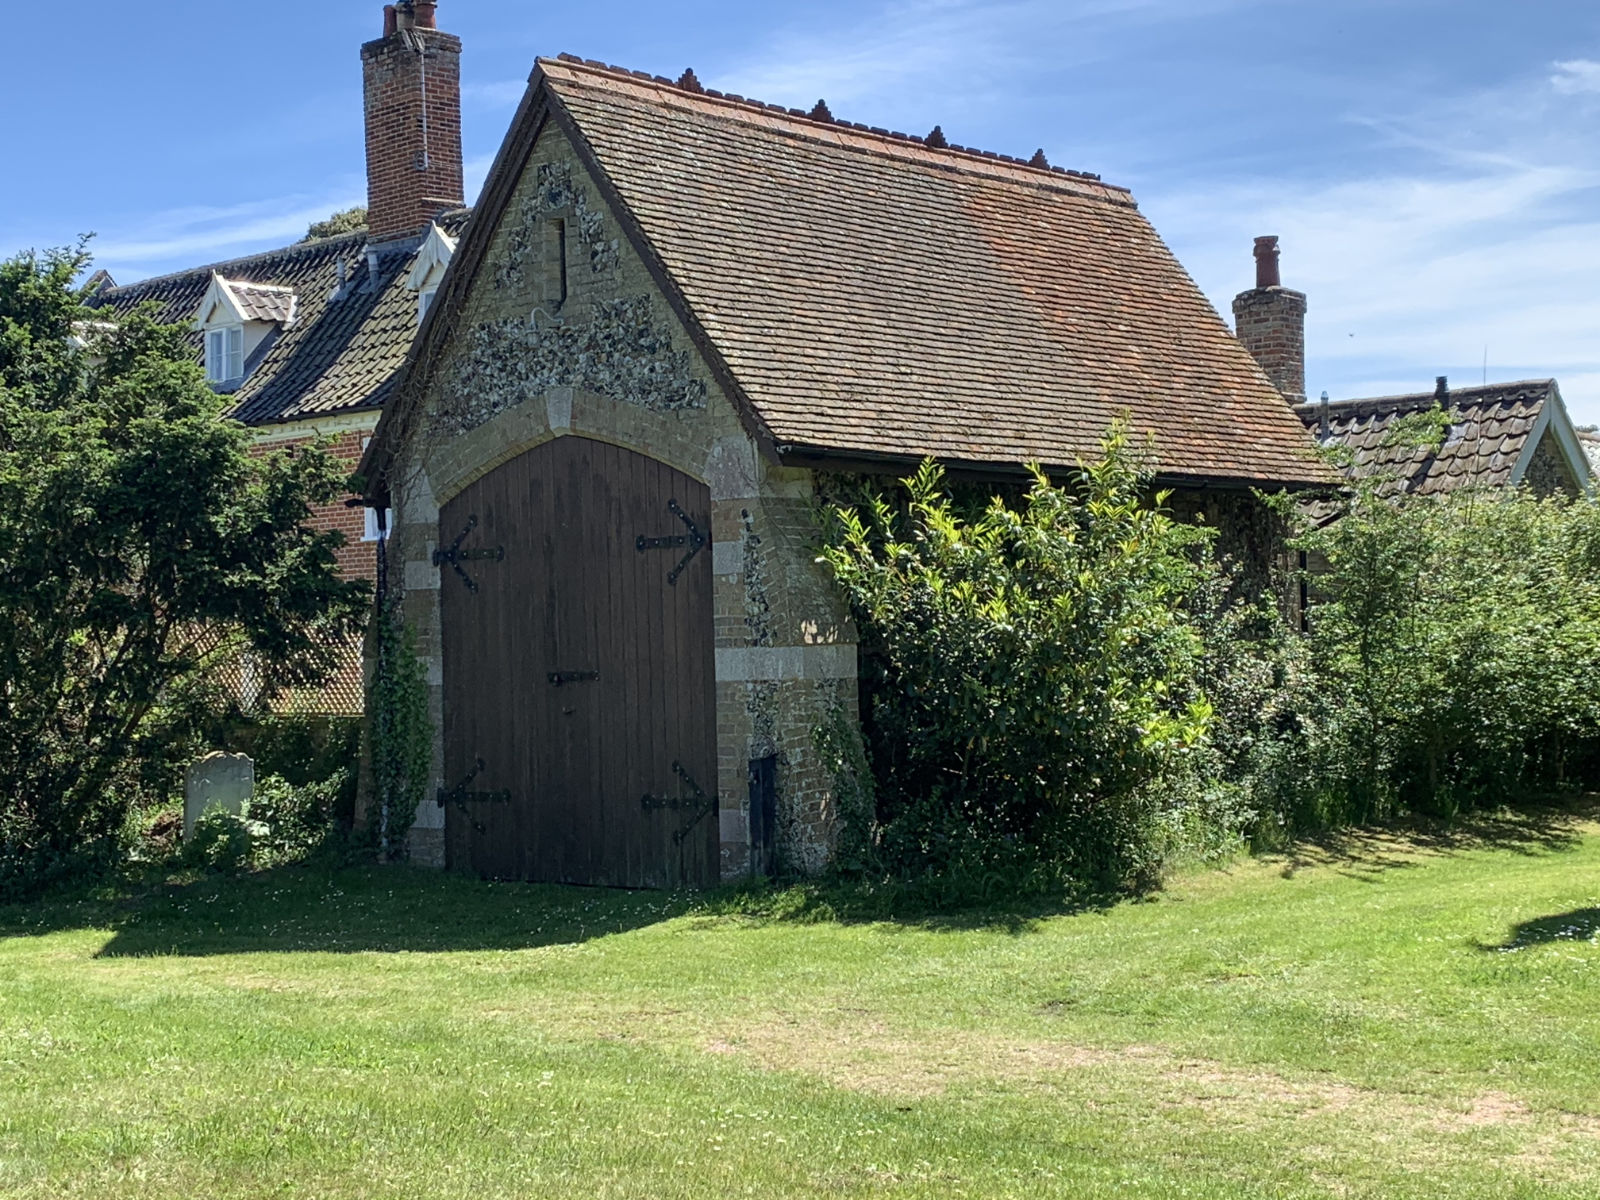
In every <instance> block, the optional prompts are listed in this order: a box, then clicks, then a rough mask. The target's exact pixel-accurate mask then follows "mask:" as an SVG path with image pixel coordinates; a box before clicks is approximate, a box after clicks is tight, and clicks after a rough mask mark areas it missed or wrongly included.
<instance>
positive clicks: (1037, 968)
mask: <svg viewBox="0 0 1600 1200" xmlns="http://www.w3.org/2000/svg"><path fill="white" fill-rule="evenodd" d="M1597 931H1600V825H1596V824H1595V823H1594V822H1593V820H1592V819H1590V818H1589V817H1587V816H1583V815H1575V816H1560V815H1554V814H1553V815H1551V816H1549V817H1548V818H1547V819H1541V820H1539V821H1536V822H1535V821H1526V820H1522V821H1513V820H1503V821H1499V822H1496V821H1487V822H1482V823H1480V824H1478V825H1477V826H1475V827H1473V828H1472V829H1469V830H1467V831H1464V832H1458V833H1455V834H1451V835H1447V836H1436V837H1415V836H1409V837H1403V836H1400V835H1381V834H1371V835H1365V836H1358V837H1350V838H1345V839H1341V840H1336V841H1330V842H1327V843H1323V844H1320V845H1315V846H1304V847H1300V848H1298V849H1297V850H1296V851H1295V852H1294V853H1293V854H1292V855H1288V856H1277V857H1273V858H1267V859H1257V860H1251V861H1247V862H1241V863H1239V864H1237V865H1235V866H1233V867H1232V868H1230V869H1226V870H1220V871H1208V872H1203V873H1193V874H1188V875H1185V876H1183V877H1181V878H1179V879H1177V880H1175V881H1174V882H1173V883H1172V884H1171V885H1170V886H1169V888H1168V889H1167V890H1166V891H1165V892H1164V893H1162V894H1160V895H1159V896H1157V897H1155V898H1153V899H1151V900H1149V901H1145V902H1138V903H1124V904H1120V905H1115V906H1110V907H1106V908H1103V909H1096V910H1086V911H1078V912H1050V911H1048V910H1041V909H1037V908H1036V909H1032V910H1023V911H1006V910H1001V911H995V912H985V913H968V914H961V915H957V916H953V917H952V916H943V917H930V916H927V915H918V914H916V913H914V912H910V913H896V912H895V911H894V901H893V899H892V898H889V899H885V898H883V897H878V896H870V895H866V894H863V893H859V892H855V893H852V892H842V891H837V890H835V891H826V890H818V889H791V890H787V891H779V892H773V893H768V894H754V895H752V894H747V893H734V894H724V895H719V896H712V897H705V898H695V897H690V896H668V895H659V894H624V893H613V892H600V891H582V890H576V889H559V888H539V887H521V886H512V885H500V884H485V883H478V882H471V881H467V880H464V879H459V878H451V877H444V876H439V875H433V874H429V873H426V872H422V871H413V870H405V869H348V870H338V871H332V870H319V869H315V868H297V869H292V870H283V871H279V872H273V873H267V874H263V875H258V876H253V877H250V878H247V879H243V880H224V879H205V880H200V881H197V882H190V883H187V884H182V885H173V886H166V887H160V888H156V889H154V890H144V891H139V892H136V893H133V894H130V895H126V896H113V897H102V898H98V899H83V900H77V901H71V902H68V901H59V900H58V901H54V902H50V903H42V904H36V905H31V906H27V907H22V908H15V909H9V910H0V939H3V940H0V1193H4V1194H5V1195H11V1196H29V1197H32V1196H39V1197H43V1196H50V1197H58V1196H95V1197H135V1196H138V1197H145V1196H148V1197H157V1196H159V1197H171V1196H205V1197H228V1196H267V1195H292V1196H306V1197H312V1196H316V1197H346V1196H350V1197H356V1196H361V1197H367V1196H374V1197H375V1196H408V1197H409V1196H418V1197H422V1196H427V1197H433V1196H440V1197H472V1198H474V1200H483V1198H487V1197H497V1196H518V1197H522V1196H568V1195H572V1196H583V1197H674V1196H695V1197H699V1196H762V1197H770V1196H814V1195H815V1196H879V1195H883V1196H940V1197H944V1196H1029V1197H1033V1196H1096V1197H1099V1196H1130V1197H1168V1196H1171V1197H1179V1196H1182V1197H1239V1196H1271V1197H1297V1196H1373V1197H1378V1196H1381V1197H1410V1196H1419V1197H1421V1196H1426V1197H1438V1196H1449V1197H1479V1196H1482V1197H1491V1196H1492V1197H1508V1196H1528V1197H1532V1196H1541V1197H1542V1196H1582V1195H1596V1194H1600V1182H1597V1181H1600V979H1597V972H1600V944H1597Z"/></svg>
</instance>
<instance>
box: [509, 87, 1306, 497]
mask: <svg viewBox="0 0 1600 1200" xmlns="http://www.w3.org/2000/svg"><path fill="white" fill-rule="evenodd" d="M539 71H540V76H542V82H543V86H544V88H545V89H546V92H547V94H549V95H551V96H553V97H554V98H555V101H556V102H557V110H558V112H564V113H565V114H566V117H567V118H568V119H569V120H570V123H571V125H572V126H573V127H574V128H575V130H576V132H577V134H578V136H579V141H580V144H582V145H586V146H587V148H588V150H589V151H590V153H591V154H592V156H593V160H594V162H595V163H596V164H598V166H599V168H600V170H601V171H602V172H603V175H604V177H605V178H606V180H607V181H608V182H609V184H610V186H611V187H612V188H613V189H614V190H615V193H616V194H617V196H618V197H619V198H620V200H621V201H622V203H623V204H624V205H625V207H626V209H627V210H628V212H629V213H630V214H631V216H632V218H633V220H634V221H635V222H636V223H637V225H638V227H639V229H640V230H641V232H642V233H643V235H644V236H645V238H646V239H647V240H648V242H649V243H650V245H651V247H652V249H653V250H654V252H655V254H656V255H657V256H659V259H660V262H661V264H662V266H663V267H664V268H665V270H666V273H667V275H668V276H669V277H670V279H671V281H672V282H673V284H674V285H675V286H676V288H677V289H678V290H679V292H680V294H681V296H682V298H683V300H684V301H685V303H686V304H687V306H688V308H689V309H690V311H691V313H692V315H693V317H694V318H695V320H696V321H697V322H698V324H699V325H700V327H701V329H702V330H703V331H704V333H705V335H706V337H707V338H708V340H709V341H710V343H711V345H712V346H713V347H714V349H715V351H716V353H717V354H718V355H719V356H720V358H721V359H722V361H723V363H724V364H725V365H726V367H727V369H728V371H729V373H730V374H731V376H732V377H733V378H734V380H735V381H736V382H737V384H738V386H739V388H740V390H741V391H742V392H743V393H744V395H745V396H746V397H747V399H748V400H749V402H750V404H751V406H752V408H753V409H754V410H755V412H756V414H757V415H758V416H759V418H760V420H761V421H762V422H763V423H764V424H765V426H766V428H767V429H768V430H769V431H770V433H771V435H772V437H773V440H774V442H775V443H776V444H777V445H778V447H779V449H780V452H781V453H784V454H786V455H788V456H792V457H794V458H804V457H806V456H810V455H816V456H822V457H828V456H831V457H851V456H856V457H861V456H881V457H887V458H892V459H897V460H902V459H916V458H920V457H922V456H924V455H934V456H937V457H940V458H943V459H946V460H951V461H967V462H974V463H994V464H998V463H1017V462H1020V461H1023V460H1026V459H1039V460H1041V461H1043V462H1045V463H1046V464H1070V463H1073V462H1075V461H1076V460H1077V459H1078V458H1080V457H1082V456H1087V455H1092V454H1093V453H1094V452H1095V451H1096V450H1097V448H1098V444H1099V439H1100V436H1101V434H1102V433H1103V432H1104V430H1105V429H1106V427H1107V425H1108V424H1109V423H1110V422H1111V421H1112V419H1113V418H1114V417H1115V416H1116V415H1117V414H1118V413H1119V412H1122V411H1127V412H1129V413H1130V414H1131V416H1132V420H1133V425H1134V428H1135V430H1136V431H1138V432H1140V433H1149V434H1151V435H1153V436H1154V438H1155V450H1156V454H1157V456H1158V458H1159V468H1160V471H1161V473H1162V474H1163V475H1166V476H1170V477H1193V478H1206V479H1228V480H1236V481H1241V482H1260V483H1325V482H1327V481H1328V480H1329V479H1330V475H1329V473H1328V470H1327V468H1326V467H1325V466H1324V465H1323V464H1322V463H1321V461H1320V460H1319V458H1318V457H1317V455H1316V454H1315V450H1314V447H1313V444H1312V442H1311V440H1310V439H1308V438H1307V437H1306V435H1305V431H1304V429H1303V427H1302V426H1301V425H1300V422H1299V421H1298V420H1297V419H1296V418H1295V416H1294V414H1293V413H1292V412H1291V411H1290V410H1289V408H1288V406H1287V405H1285V404H1284V403H1283V401H1282V399H1281V398H1280V397H1279V396H1278V394H1277V392H1276V391H1274V390H1273V388H1272V386H1271V384H1269V383H1268V381H1267V380H1266V378H1265V376H1263V375H1262V373H1261V372H1260V370H1259V369H1258V368H1257V367H1256V364H1255V362H1254V361H1253V360H1252V359H1251V358H1250V356H1249V355H1248V354H1247V353H1246V352H1245V350H1244V349H1243V348H1242V347H1241V346H1240V345H1239V343H1238V342H1237V341H1236V340H1235V339H1234V337H1233V336H1232V334H1231V333H1230V332H1229V330H1228V328H1227V326H1226V325H1224V324H1223V322H1222V320H1221V318H1220V317H1218V315H1217V313H1216V311H1215V310H1214V309H1213V308H1212V307H1211V305H1210V303H1209V302H1208V301H1207V300H1206V298H1205V297H1204V295H1202V293H1201V292H1200V290H1199V288H1198V287H1196V286H1195V284H1194V282H1193V280H1191V279H1190V277H1189V276H1188V274H1187V273H1186V272H1185V271H1184V269H1183V267H1182V266H1180V265H1179V263H1178V262H1177V260H1176V259H1175V258H1174V257H1173V255H1172V253H1171V251H1170V250H1168V248H1167V247H1166V245H1165V244H1164V243H1163V242H1162V241H1161V238H1160V237H1159V236H1158V235H1157V234H1156V232H1155V230H1154V229H1153V228H1152V227H1151V226H1150V223H1149V222H1148V221H1147V220H1146V219H1145V218H1144V216H1143V214H1141V213H1140V211H1139V209H1138V207H1137V206H1136V205H1135V204H1134V202H1133V200H1132V198H1131V197H1130V196H1129V194H1128V192H1127V191H1126V190H1125V189H1122V188H1119V187H1114V186H1111V185H1109V184H1106V183H1102V182H1100V181H1099V180H1098V179H1097V178H1095V177H1093V176H1087V175H1083V174H1079V173H1065V172H1060V171H1058V170H1056V169H1054V168H1050V167H1048V166H1045V165H1039V166H1034V165H1030V164H1028V163H1024V162H1021V161H1019V160H1016V159H1009V160H1007V159H1002V158H1000V157H999V156H998V155H994V154H992V153H990V154H983V153H981V152H974V151H966V150H961V149H958V148H956V147H953V146H952V147H946V148H938V141H939V140H941V139H937V138H936V139H933V141H934V145H932V146H930V145H928V144H927V142H926V140H925V139H921V138H904V137H895V136H893V135H886V134H884V133H882V132H874V131H872V130H870V129H868V128H866V127H864V126H858V125H853V124H848V123H845V122H843V121H830V120H828V119H827V116H828V114H827V113H826V110H825V107H824V106H822V105H820V104H819V105H818V110H817V112H816V117H815V119H814V118H812V117H797V116H795V115H793V113H792V112H788V111H783V110H776V109H773V108H769V107H767V106H765V105H762V104H758V103H751V102H748V101H738V100H735V99H732V98H727V97H724V98H720V99H719V98H717V93H715V92H711V91H706V92H698V91H691V90H687V89H685V88H680V87H677V86H674V85H670V84H667V85H663V84H660V83H658V82H654V81H641V80H639V79H637V78H634V77H633V76H632V75H631V74H630V73H628V72H625V71H621V70H619V69H615V68H606V67H603V66H596V65H594V64H588V63H581V62H577V61H573V60H571V59H567V58H562V59H559V60H551V59H541V60H540V62H539ZM538 78H539V77H536V79H538Z"/></svg>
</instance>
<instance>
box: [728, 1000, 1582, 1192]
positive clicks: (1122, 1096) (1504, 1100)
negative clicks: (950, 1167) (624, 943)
mask: <svg viewBox="0 0 1600 1200" xmlns="http://www.w3.org/2000/svg"><path fill="white" fill-rule="evenodd" d="M698 1045H699V1048H700V1049H701V1050H702V1051H703V1052H705V1053H707V1054H715V1055H718V1056H721V1057H724V1058H732V1059H740V1058H742V1059H744V1060H746V1061H748V1062H751V1063H754V1064H756V1065H758V1066H760V1067H761V1068H763V1069H766V1070H775V1071H797V1072H800V1073H803V1074H807V1075H811V1076H814V1077H818V1078H821V1079H824V1080H826V1081H827V1082H828V1083H830V1084H832V1085H833V1086H836V1087H840V1088H844V1089H848V1090H851V1091H859V1092H864V1093H867V1094H870V1095H874V1096H882V1097H884V1098H887V1099H897V1100H903V1101H911V1102H914V1101H917V1100H922V1099H929V1098H935V1097H939V1096H942V1095H945V1094H946V1093H950V1092H953V1091H958V1090H961V1089H966V1088H977V1089H984V1088H995V1087H1000V1088H1016V1089H1021V1090H1024V1091H1029V1092H1034V1093H1053V1094H1057V1095H1059V1096H1061V1097H1062V1098H1063V1099H1064V1100H1068V1101H1070V1102H1071V1103H1073V1104H1076V1105H1080V1106H1083V1107H1086V1108H1090V1109H1094V1110H1101V1109H1108V1108H1122V1109H1124V1110H1126V1111H1128V1112H1130V1114H1131V1113H1133V1112H1135V1111H1136V1110H1139V1109H1141V1108H1142V1109H1145V1110H1148V1109H1149V1108H1151V1107H1154V1108H1157V1109H1159V1110H1161V1111H1163V1112H1165V1113H1167V1114H1168V1117H1169V1119H1173V1120H1184V1119H1186V1118H1194V1119H1197V1121H1198V1123H1200V1124H1202V1125H1204V1126H1207V1127H1214V1128H1231V1129H1234V1130H1236V1131H1237V1130H1263V1131H1265V1130H1266V1129H1267V1128H1268V1127H1271V1126H1279V1127H1281V1126H1282V1125H1283V1124H1284V1123H1292V1124H1294V1125H1295V1127H1296V1133H1295V1135H1294V1136H1293V1137H1292V1138H1291V1139H1287V1140H1288V1141H1289V1142H1290V1143H1291V1144H1294V1145H1297V1146H1300V1147H1301V1148H1302V1149H1303V1151H1304V1153H1305V1156H1306V1157H1307V1158H1308V1159H1309V1158H1315V1157H1316V1156H1317V1155H1318V1154H1319V1153H1324V1152H1327V1153H1333V1152H1334V1151H1335V1148H1336V1147H1337V1146H1338V1145H1341V1144H1342V1145H1344V1146H1346V1147H1348V1145H1349V1144H1350V1143H1351V1142H1353V1141H1360V1142H1362V1143H1364V1144H1366V1145H1369V1146H1372V1147H1375V1148H1381V1149H1382V1150H1383V1152H1384V1153H1385V1155H1386V1156H1392V1157H1394V1158H1396V1159H1399V1160H1401V1161H1404V1162H1406V1163H1408V1164H1410V1165H1412V1166H1415V1167H1417V1168H1423V1167H1427V1166H1429V1165H1438V1164H1441V1163H1443V1162H1445V1161H1446V1160H1447V1159H1448V1158H1450V1157H1451V1156H1453V1155H1454V1156H1459V1155H1460V1154H1461V1153H1463V1151H1464V1147H1466V1146H1470V1145H1472V1144H1473V1142H1472V1138H1471V1136H1469V1135H1476V1137H1477V1143H1478V1144H1479V1145H1480V1147H1481V1148H1480V1149H1478V1150H1475V1151H1471V1153H1473V1155H1474V1156H1478V1155H1481V1156H1482V1157H1483V1158H1484V1159H1485V1160H1486V1161H1488V1160H1492V1159H1499V1161H1501V1162H1503V1163H1504V1164H1505V1165H1506V1166H1507V1167H1508V1168H1509V1169H1510V1170H1511V1171H1512V1172H1513V1173H1514V1174H1518V1175H1535V1176H1538V1177H1542V1178H1546V1179H1558V1178H1559V1179H1566V1178H1577V1177H1580V1176H1582V1175H1584V1174H1585V1173H1586V1172H1588V1171H1589V1170H1592V1169H1593V1164H1594V1162H1595V1160H1596V1158H1597V1157H1600V1119H1597V1118H1594V1117H1588V1116H1580V1115H1576V1114H1571V1113H1559V1112H1539V1111H1536V1110H1534V1109H1532V1108H1530V1107H1529V1106H1528V1105H1527V1104H1526V1103H1524V1102H1523V1101H1521V1100H1519V1099H1517V1098H1516V1097H1514V1096H1510V1095H1507V1094H1506V1093H1503V1092H1498V1091H1486V1092H1483V1093H1481V1094H1479V1095H1477V1096H1473V1097H1470V1098H1464V1099H1463V1100H1458V1101H1456V1102H1454V1103H1452V1102H1451V1101H1449V1100H1448V1099H1440V1098H1435V1097H1428V1096H1419V1095H1414V1094H1406V1093H1399V1092H1390V1091H1383V1090H1379V1089H1375V1088H1366V1087H1359V1086H1356V1085H1354V1084H1351V1083H1347V1082H1344V1081H1342V1080H1338V1079H1333V1078H1317V1077H1301V1078H1293V1077H1290V1076H1286V1075H1281V1074H1278V1073H1276V1072H1271V1071H1261V1070H1252V1069H1247V1068H1236V1067H1231V1066H1228V1065H1225V1064H1222V1063H1218V1062H1213V1061H1209V1060H1204V1059H1195V1058H1189V1057H1185V1056H1182V1055H1179V1054H1175V1053H1173V1052H1172V1051H1171V1050H1168V1049H1166V1048H1163V1047H1160V1046H1149V1045H1130V1046H1121V1047H1110V1048H1108V1047H1095V1046H1080V1045H1073V1044H1070V1043H1065V1042H1048V1041H1014V1040H1009V1039H1001V1038H994V1037H990V1036H986V1035H984V1034H981V1033H974V1032H961V1031H950V1030H943V1031H940V1033H939V1034H938V1035H937V1036H936V1037H930V1038H918V1037H912V1036H908V1035H907V1034H906V1033H905V1032H903V1031H897V1030H895V1029H893V1028H891V1027H889V1026H888V1025H886V1024H884V1023H882V1022H878V1021H873V1020H865V1021H857V1022H829V1021H818V1020H804V1019H799V1018H795V1019H790V1020H768V1021H765V1022H760V1023H755V1024H751V1025H746V1026H741V1027H737V1028H721V1029H718V1030H717V1031H716V1032H715V1033H710V1034H708V1035H707V1036H705V1037H703V1038H702V1039H701V1040H700V1041H699V1043H698ZM1324 1121H1326V1122H1327V1123H1323V1122H1324ZM1440 1135H1444V1136H1440ZM1450 1135H1456V1136H1454V1137H1452V1136H1450Z"/></svg>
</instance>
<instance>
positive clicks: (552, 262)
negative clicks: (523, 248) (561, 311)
mask: <svg viewBox="0 0 1600 1200" xmlns="http://www.w3.org/2000/svg"><path fill="white" fill-rule="evenodd" d="M545 255H546V259H547V265H548V269H549V273H548V275H547V276H546V283H545V299H546V300H547V301H548V302H549V303H550V304H551V305H553V306H554V307H556V308H560V307H561V306H562V305H563V304H565V303H566V302H567V223H566V221H564V220H562V219H561V218H560V217H551V218H550V219H549V220H548V221H546V222H545Z"/></svg>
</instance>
